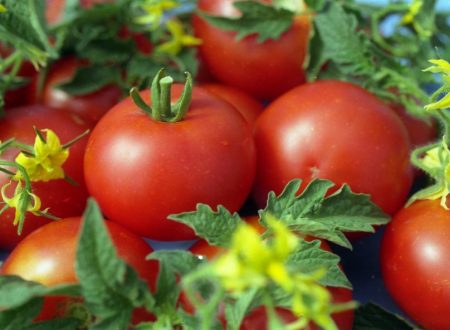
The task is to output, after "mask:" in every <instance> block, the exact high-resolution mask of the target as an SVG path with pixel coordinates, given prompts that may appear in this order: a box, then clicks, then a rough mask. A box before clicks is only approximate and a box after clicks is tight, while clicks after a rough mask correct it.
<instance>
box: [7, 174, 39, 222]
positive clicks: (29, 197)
mask: <svg viewBox="0 0 450 330" xmlns="http://www.w3.org/2000/svg"><path fill="white" fill-rule="evenodd" d="M10 185H11V182H9V183H7V184H5V185H4V186H3V187H2V189H1V195H2V199H3V202H4V203H5V204H6V205H8V207H10V208H14V209H15V210H16V211H15V215H14V221H13V224H14V226H16V225H18V224H19V223H20V222H21V219H23V218H24V216H25V214H24V211H25V212H31V213H33V214H34V215H40V209H41V200H40V198H39V197H38V196H37V195H35V194H33V193H32V192H29V191H27V190H26V189H23V187H22V182H21V181H18V182H17V185H16V189H15V191H14V195H13V197H11V198H9V197H8V196H6V189H7V188H8V187H9V186H10Z"/></svg>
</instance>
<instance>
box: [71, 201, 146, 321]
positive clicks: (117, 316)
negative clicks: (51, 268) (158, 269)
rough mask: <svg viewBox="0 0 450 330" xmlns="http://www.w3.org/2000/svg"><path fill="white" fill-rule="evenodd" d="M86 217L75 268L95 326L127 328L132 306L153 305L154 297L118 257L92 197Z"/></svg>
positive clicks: (132, 270)
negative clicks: (94, 317) (94, 319)
mask: <svg viewBox="0 0 450 330" xmlns="http://www.w3.org/2000/svg"><path fill="white" fill-rule="evenodd" d="M84 219H85V220H84V221H83V225H82V228H81V233H80V238H79V242H78V249H77V255H76V262H75V269H76V273H77V277H78V279H79V281H80V285H81V290H82V292H83V297H84V298H85V300H86V305H87V306H88V308H89V309H90V310H91V311H92V312H93V314H94V315H95V316H96V323H95V324H94V326H93V327H92V329H126V328H127V326H128V324H129V322H130V319H131V313H132V311H133V309H134V308H136V307H146V308H147V309H151V308H152V306H153V305H154V298H153V296H152V295H151V293H150V292H149V290H148V288H147V285H146V283H145V282H144V281H143V280H141V279H140V278H139V276H138V274H137V273H136V272H135V271H134V269H132V268H131V267H130V266H128V265H127V264H126V263H125V262H124V261H122V260H121V259H119V258H118V256H117V253H116V251H115V248H114V245H113V243H112V241H111V238H110V237H109V235H108V233H107V230H106V228H105V225H104V223H103V218H102V215H101V213H100V210H99V208H98V206H97V204H96V202H95V201H94V200H93V199H89V200H88V206H87V209H86V211H85V213H84Z"/></svg>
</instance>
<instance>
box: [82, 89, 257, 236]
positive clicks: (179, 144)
mask: <svg viewBox="0 0 450 330" xmlns="http://www.w3.org/2000/svg"><path fill="white" fill-rule="evenodd" d="M181 91H182V86H181V85H175V86H173V97H174V98H173V99H176V98H178V97H179V96H180V94H181ZM141 95H142V98H143V99H144V100H148V99H149V98H150V93H149V92H143V93H141ZM255 164H256V163H255V150H254V142H253V138H252V134H251V129H250V127H249V125H248V124H247V123H246V122H245V120H244V119H243V118H242V116H241V115H240V114H239V113H238V112H237V111H236V110H235V109H234V108H233V107H231V106H230V105H229V104H228V103H226V102H224V101H223V100H220V99H219V98H216V97H215V96H213V95H212V94H210V93H208V92H206V91H204V90H203V89H201V88H196V87H194V91H193V96H192V102H191V105H190V109H189V110H188V112H187V114H186V116H185V117H184V118H183V119H182V120H181V121H179V122H176V123H168V122H159V121H155V120H154V119H152V118H151V117H150V116H149V115H147V114H146V113H145V112H144V111H142V110H141V109H139V108H138V106H137V105H135V104H134V102H133V101H132V100H131V99H126V100H124V101H122V102H121V103H119V104H118V105H116V106H115V107H114V108H113V109H111V110H110V111H109V112H108V113H107V114H106V115H105V116H104V117H103V118H102V120H100V122H99V123H98V124H97V126H96V127H95V128H94V130H93V132H92V134H91V136H90V138H89V142H88V147H87V149H86V155H85V162H84V166H85V175H86V184H87V186H88V190H89V192H90V193H91V194H92V196H94V197H95V198H96V200H97V201H98V203H99V204H100V207H101V209H102V210H103V212H104V213H105V215H106V216H107V217H108V218H110V219H111V220H114V221H117V222H119V223H121V224H123V225H124V226H126V227H127V228H129V229H132V230H133V231H135V232H136V233H138V234H140V235H142V236H146V237H149V238H152V239H157V240H183V239H192V238H193V237H194V233H193V232H192V230H191V229H190V228H188V227H187V226H184V225H182V224H179V223H176V222H174V221H170V220H167V216H168V215H170V214H175V213H180V212H185V211H192V210H194V209H195V206H196V204H197V203H206V204H209V205H211V206H212V207H216V206H217V205H219V204H221V205H224V206H225V207H226V208H228V209H229V210H230V211H236V210H237V209H239V208H240V207H241V205H242V204H243V203H244V201H245V200H246V199H247V196H248V193H249V191H250V189H251V185H252V182H253V178H254V172H255Z"/></svg>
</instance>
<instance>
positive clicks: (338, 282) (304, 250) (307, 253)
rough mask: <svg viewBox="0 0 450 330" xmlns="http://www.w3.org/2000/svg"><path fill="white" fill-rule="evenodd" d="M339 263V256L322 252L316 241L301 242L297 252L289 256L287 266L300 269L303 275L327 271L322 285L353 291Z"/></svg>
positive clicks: (322, 279) (321, 281)
mask: <svg viewBox="0 0 450 330" xmlns="http://www.w3.org/2000/svg"><path fill="white" fill-rule="evenodd" d="M339 262H340V257H339V256H337V255H336V254H334V253H332V252H328V251H325V250H322V249H321V248H320V241H318V240H315V241H312V242H306V241H301V243H300V245H299V247H298V248H297V250H296V251H295V252H294V253H292V254H291V255H290V256H289V258H288V261H287V264H288V265H289V266H290V267H298V268H299V270H301V272H303V273H313V272H315V271H318V270H320V269H322V270H325V271H326V273H325V275H324V276H323V277H322V278H321V279H320V280H319V283H320V284H322V285H325V286H333V287H342V288H348V289H351V288H352V284H351V283H350V281H349V280H348V278H347V276H346V275H345V273H344V272H343V271H342V270H341V268H340V267H339Z"/></svg>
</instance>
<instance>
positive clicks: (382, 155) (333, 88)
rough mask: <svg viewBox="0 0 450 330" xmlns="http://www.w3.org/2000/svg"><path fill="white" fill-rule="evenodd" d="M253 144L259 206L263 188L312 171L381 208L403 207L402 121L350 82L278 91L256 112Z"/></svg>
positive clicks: (407, 175) (406, 147) (406, 181)
mask: <svg viewBox="0 0 450 330" xmlns="http://www.w3.org/2000/svg"><path fill="white" fill-rule="evenodd" d="M255 143H256V148H257V154H258V163H259V164H263V165H264V166H259V167H258V168H257V176H256V179H255V186H254V189H253V196H254V199H255V200H256V202H257V203H258V205H260V206H264V205H265V203H266V199H267V194H268V192H269V191H271V190H273V191H275V192H276V193H277V194H278V193H281V191H282V189H283V187H284V186H285V185H286V184H287V183H288V182H289V181H290V180H292V179H294V178H300V179H302V180H303V184H302V187H303V188H304V187H305V186H306V185H307V184H308V183H309V182H310V181H311V180H312V179H314V178H323V179H328V180H331V181H333V182H334V183H335V184H336V186H337V187H339V186H341V185H342V184H344V183H347V184H348V185H349V186H350V187H351V189H352V190H353V191H354V192H357V193H366V194H370V195H371V197H372V200H373V201H374V202H375V203H376V204H377V205H378V206H379V207H381V209H383V210H384V211H385V212H386V213H388V214H393V213H395V212H396V211H397V210H398V209H400V208H401V207H402V205H403V203H404V201H405V199H406V197H407V196H408V193H409V190H410V188H411V183H412V178H413V175H412V168H411V165H410V163H409V152H410V141H409V139H408V136H407V132H406V129H405V127H404V126H403V124H402V123H401V122H400V120H399V118H398V117H397V116H396V115H395V114H394V113H393V112H392V110H391V109H389V108H388V107H387V106H386V105H385V104H384V103H383V102H382V101H380V100H379V99H377V98H376V97H375V96H373V95H371V94H370V93H368V92H367V91H365V90H364V89H362V88H360V87H358V86H356V85H353V84H351V83H347V82H341V81H332V80H330V81H318V82H314V83H310V84H305V85H302V86H299V87H297V88H294V89H292V90H291V91H289V92H287V93H286V94H284V95H282V96H281V97H280V98H278V99H277V100H275V101H273V102H272V104H270V105H269V106H268V107H267V108H266V110H265V111H264V112H263V113H262V115H261V116H260V117H259V119H258V121H257V123H256V128H255ZM303 188H301V189H303ZM336 189H337V188H336Z"/></svg>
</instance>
